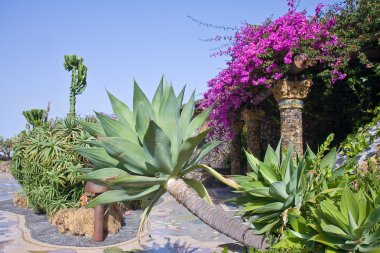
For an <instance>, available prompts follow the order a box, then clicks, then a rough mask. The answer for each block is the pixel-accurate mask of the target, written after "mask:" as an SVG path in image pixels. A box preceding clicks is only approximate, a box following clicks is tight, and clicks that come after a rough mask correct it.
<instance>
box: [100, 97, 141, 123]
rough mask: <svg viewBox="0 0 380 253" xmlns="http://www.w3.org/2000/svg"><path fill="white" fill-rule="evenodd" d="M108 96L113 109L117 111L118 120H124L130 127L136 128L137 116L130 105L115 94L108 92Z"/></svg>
mask: <svg viewBox="0 0 380 253" xmlns="http://www.w3.org/2000/svg"><path fill="white" fill-rule="evenodd" d="M107 93H108V97H109V100H110V102H111V105H112V110H113V112H114V113H115V115H116V117H117V118H118V120H120V121H121V122H123V123H124V124H125V125H127V126H129V128H130V129H134V128H135V124H136V121H135V116H134V115H133V112H132V111H131V109H129V107H128V106H127V105H126V104H124V103H123V102H121V101H120V100H119V99H117V98H116V97H115V96H114V95H112V94H111V93H110V92H108V91H107Z"/></svg>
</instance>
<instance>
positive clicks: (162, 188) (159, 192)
mask: <svg viewBox="0 0 380 253" xmlns="http://www.w3.org/2000/svg"><path fill="white" fill-rule="evenodd" d="M165 192H166V190H165V188H164V187H163V186H160V189H159V190H158V191H157V193H156V194H155V195H154V197H153V199H152V201H151V202H150V203H149V205H148V206H147V207H146V208H145V210H144V212H143V214H142V215H141V221H140V225H139V228H138V230H137V239H138V240H140V233H141V230H142V226H143V224H144V222H145V220H146V219H147V218H148V216H149V214H150V211H151V210H152V208H153V206H154V204H156V203H157V201H158V200H159V199H160V197H161V196H162V195H163V194H164V193H165Z"/></svg>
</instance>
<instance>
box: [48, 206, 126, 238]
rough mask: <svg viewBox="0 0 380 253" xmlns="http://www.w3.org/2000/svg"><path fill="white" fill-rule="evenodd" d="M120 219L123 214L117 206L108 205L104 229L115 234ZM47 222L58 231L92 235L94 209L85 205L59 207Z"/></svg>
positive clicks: (117, 230) (118, 227)
mask: <svg viewBox="0 0 380 253" xmlns="http://www.w3.org/2000/svg"><path fill="white" fill-rule="evenodd" d="M122 219H123V215H122V212H121V210H120V209H119V207H118V206H116V205H112V206H109V208H107V209H106V212H105V220H104V231H106V232H108V233H110V234H116V233H117V232H119V230H120V229H121V221H122ZM49 222H50V223H51V224H53V225H54V226H56V227H57V229H58V231H59V232H60V233H63V234H64V233H68V234H71V235H84V236H86V237H92V236H93V234H94V209H92V208H85V207H81V208H69V209H61V210H59V211H58V212H56V213H55V214H53V215H51V216H50V217H49Z"/></svg>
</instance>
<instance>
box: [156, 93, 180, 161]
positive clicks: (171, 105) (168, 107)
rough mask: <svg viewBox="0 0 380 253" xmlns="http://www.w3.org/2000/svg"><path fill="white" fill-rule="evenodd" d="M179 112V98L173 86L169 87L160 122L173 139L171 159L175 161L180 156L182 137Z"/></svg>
mask: <svg viewBox="0 0 380 253" xmlns="http://www.w3.org/2000/svg"><path fill="white" fill-rule="evenodd" d="M179 112H180V108H179V106H178V103H177V98H176V96H175V94H174V90H173V87H172V86H170V87H169V94H168V98H167V100H166V104H165V107H164V111H163V113H164V117H163V118H162V122H161V124H160V126H161V128H162V130H163V131H164V132H165V133H166V134H167V136H169V138H170V140H171V150H170V152H171V155H172V157H171V159H172V163H175V161H177V158H178V150H179V147H180V145H181V142H182V139H181V138H180V137H179Z"/></svg>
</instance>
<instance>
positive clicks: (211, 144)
mask: <svg viewBox="0 0 380 253" xmlns="http://www.w3.org/2000/svg"><path fill="white" fill-rule="evenodd" d="M221 144H223V142H222V141H216V142H208V143H206V144H205V145H204V146H202V149H201V151H200V152H199V154H198V155H197V156H196V157H195V158H194V160H192V161H191V162H190V163H189V164H188V165H189V166H191V165H194V164H197V163H198V162H199V161H200V160H202V158H203V157H205V156H206V155H207V154H208V153H210V152H211V151H212V150H213V149H214V148H216V147H218V146H220V145H221Z"/></svg>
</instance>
